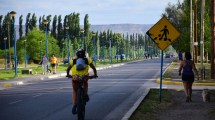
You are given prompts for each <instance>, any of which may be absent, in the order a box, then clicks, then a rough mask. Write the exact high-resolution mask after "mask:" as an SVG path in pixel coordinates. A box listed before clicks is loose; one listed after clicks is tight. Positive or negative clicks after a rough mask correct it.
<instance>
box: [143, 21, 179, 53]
mask: <svg viewBox="0 0 215 120" xmlns="http://www.w3.org/2000/svg"><path fill="white" fill-rule="evenodd" d="M146 34H147V35H148V36H149V37H150V38H151V39H152V40H153V41H154V42H155V43H156V44H157V46H158V47H159V48H160V49H161V50H165V49H166V48H167V47H168V46H169V45H170V44H172V43H173V42H174V41H175V40H176V39H177V38H178V37H179V36H180V32H179V31H178V30H177V29H176V28H175V27H174V26H173V25H172V24H171V23H170V21H169V20H168V19H167V18H166V17H163V18H161V19H160V20H159V21H158V22H157V23H156V24H155V25H154V26H153V27H151V28H150V29H149V30H148V31H147V32H146Z"/></svg>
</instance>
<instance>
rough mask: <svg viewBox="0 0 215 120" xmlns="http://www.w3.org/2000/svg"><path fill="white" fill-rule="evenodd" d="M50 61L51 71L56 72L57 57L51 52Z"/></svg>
mask: <svg viewBox="0 0 215 120" xmlns="http://www.w3.org/2000/svg"><path fill="white" fill-rule="evenodd" d="M50 62H51V66H52V72H53V74H56V66H57V58H56V57H55V55H54V54H52V57H51V59H50Z"/></svg>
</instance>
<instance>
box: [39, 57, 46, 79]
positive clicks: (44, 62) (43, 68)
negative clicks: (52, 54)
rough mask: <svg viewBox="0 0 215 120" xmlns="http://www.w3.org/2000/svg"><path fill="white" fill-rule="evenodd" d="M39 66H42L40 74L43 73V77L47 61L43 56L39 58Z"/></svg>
mask: <svg viewBox="0 0 215 120" xmlns="http://www.w3.org/2000/svg"><path fill="white" fill-rule="evenodd" d="M40 64H41V65H42V72H43V73H42V74H43V75H45V74H46V71H47V65H48V59H47V57H46V55H45V54H44V55H43V57H42V58H41V60H40Z"/></svg>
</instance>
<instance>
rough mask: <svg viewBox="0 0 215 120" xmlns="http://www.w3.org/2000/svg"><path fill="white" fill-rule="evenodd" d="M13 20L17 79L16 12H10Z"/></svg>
mask: <svg viewBox="0 0 215 120" xmlns="http://www.w3.org/2000/svg"><path fill="white" fill-rule="evenodd" d="M10 14H11V15H12V19H13V30H14V70H15V77H17V56H16V28H15V15H16V12H14V11H12V12H10Z"/></svg>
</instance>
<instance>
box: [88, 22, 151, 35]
mask: <svg viewBox="0 0 215 120" xmlns="http://www.w3.org/2000/svg"><path fill="white" fill-rule="evenodd" d="M152 26H153V24H108V25H91V26H90V30H91V31H94V32H97V31H99V32H100V31H107V30H108V29H109V30H112V32H116V33H117V32H119V33H124V34H127V33H128V34H132V33H140V34H145V33H146V32H147V31H148V30H149V29H150V28H151V27H152Z"/></svg>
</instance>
